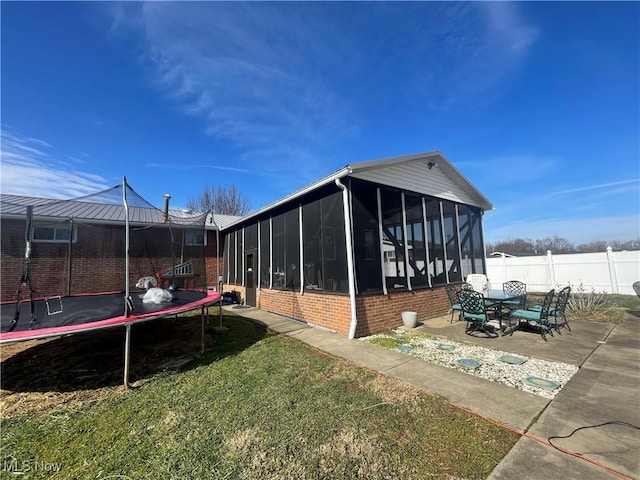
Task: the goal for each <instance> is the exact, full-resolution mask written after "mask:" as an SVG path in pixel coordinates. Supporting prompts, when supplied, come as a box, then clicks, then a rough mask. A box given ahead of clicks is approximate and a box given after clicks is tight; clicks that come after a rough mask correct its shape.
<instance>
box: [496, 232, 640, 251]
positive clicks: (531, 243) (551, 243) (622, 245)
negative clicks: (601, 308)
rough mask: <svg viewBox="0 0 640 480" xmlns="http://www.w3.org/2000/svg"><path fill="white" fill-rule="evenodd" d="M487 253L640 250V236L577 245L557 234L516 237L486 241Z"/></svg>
mask: <svg viewBox="0 0 640 480" xmlns="http://www.w3.org/2000/svg"><path fill="white" fill-rule="evenodd" d="M485 246H486V254H487V255H491V254H492V253H494V252H501V253H507V254H509V255H545V254H546V253H547V250H551V252H552V253H555V254H558V253H591V252H604V251H605V250H606V249H607V247H611V248H612V249H613V250H615V251H620V250H640V238H637V239H636V240H627V241H622V240H613V241H606V240H596V241H593V242H589V243H581V244H578V245H575V244H573V243H571V242H570V241H569V240H567V239H566V238H563V237H559V236H557V235H555V236H553V237H546V238H542V239H538V240H531V239H529V238H515V239H509V240H503V241H500V242H495V243H486V244H485Z"/></svg>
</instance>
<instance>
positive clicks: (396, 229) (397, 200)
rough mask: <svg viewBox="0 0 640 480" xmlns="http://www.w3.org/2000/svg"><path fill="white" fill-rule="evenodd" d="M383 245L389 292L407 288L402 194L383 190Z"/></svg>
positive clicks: (385, 275) (381, 193)
mask: <svg viewBox="0 0 640 480" xmlns="http://www.w3.org/2000/svg"><path fill="white" fill-rule="evenodd" d="M380 199H381V201H382V245H383V248H384V277H385V281H386V283H387V290H398V289H404V288H407V280H406V275H405V261H404V260H405V259H404V233H403V230H404V228H403V226H402V201H401V197H400V192H398V191H395V190H388V189H381V190H380Z"/></svg>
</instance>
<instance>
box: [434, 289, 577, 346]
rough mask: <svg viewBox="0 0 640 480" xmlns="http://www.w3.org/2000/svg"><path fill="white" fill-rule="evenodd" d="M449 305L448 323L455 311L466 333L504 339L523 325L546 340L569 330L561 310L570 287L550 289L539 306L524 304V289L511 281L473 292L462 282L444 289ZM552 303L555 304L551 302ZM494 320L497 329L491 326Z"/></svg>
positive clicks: (563, 312) (525, 295)
mask: <svg viewBox="0 0 640 480" xmlns="http://www.w3.org/2000/svg"><path fill="white" fill-rule="evenodd" d="M446 290H447V295H448V296H449V301H450V302H451V322H453V316H454V313H455V312H458V319H459V320H465V321H466V322H467V327H466V333H467V334H469V335H472V334H473V333H475V332H484V333H485V334H486V335H488V336H490V337H497V336H498V335H500V336H504V335H505V334H506V333H509V334H510V335H513V332H514V331H516V330H518V329H520V328H522V327H523V326H529V327H534V328H535V329H536V330H537V331H538V332H539V333H540V335H541V336H542V339H543V340H544V341H547V335H551V336H553V332H554V331H555V332H557V333H558V334H559V333H561V332H560V330H561V329H562V328H563V327H566V328H567V329H568V330H569V331H571V327H569V322H568V320H567V317H566V314H565V310H566V307H567V303H568V301H569V296H570V295H571V287H564V288H563V289H561V290H560V291H559V292H557V294H556V291H555V289H551V290H550V291H549V292H547V294H546V295H545V297H544V300H543V302H542V304H540V305H527V286H526V284H525V283H523V282H520V281H517V280H511V281H508V282H505V283H503V285H502V290H492V289H489V290H482V291H481V292H479V291H476V290H474V286H473V285H472V284H470V283H462V284H461V285H460V286H459V287H458V288H456V287H455V286H453V285H450V284H449V285H447V286H446ZM554 300H555V302H554ZM496 320H497V323H498V328H497V332H496V328H495V327H494V325H493V324H494V323H495V321H496Z"/></svg>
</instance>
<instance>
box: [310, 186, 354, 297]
mask: <svg viewBox="0 0 640 480" xmlns="http://www.w3.org/2000/svg"><path fill="white" fill-rule="evenodd" d="M302 228H303V232H302V235H303V240H304V249H303V253H304V282H305V287H304V288H305V289H306V290H324V291H328V292H347V291H348V290H349V286H348V282H347V253H346V250H345V238H344V213H343V210H342V194H341V193H340V192H336V193H331V194H329V195H327V196H325V197H323V198H319V199H317V200H315V201H313V202H310V203H308V204H306V205H304V206H303V207H302Z"/></svg>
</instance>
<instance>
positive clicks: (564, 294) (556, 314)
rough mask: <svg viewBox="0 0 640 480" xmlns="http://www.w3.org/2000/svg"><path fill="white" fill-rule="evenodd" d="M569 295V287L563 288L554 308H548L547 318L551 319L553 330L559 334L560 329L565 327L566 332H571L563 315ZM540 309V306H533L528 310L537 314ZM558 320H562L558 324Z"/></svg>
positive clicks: (564, 314)
mask: <svg viewBox="0 0 640 480" xmlns="http://www.w3.org/2000/svg"><path fill="white" fill-rule="evenodd" d="M570 295H571V287H564V288H563V289H562V290H560V292H559V293H558V297H557V299H556V305H555V307H553V308H549V317H553V320H554V322H553V328H554V329H555V331H556V332H558V333H560V329H561V328H562V327H567V330H569V331H571V327H570V326H569V321H568V320H567V316H566V313H565V310H566V309H567V303H569V296H570ZM541 309H542V306H541V305H535V306H533V307H530V308H529V310H533V311H536V312H539V311H540V310H541ZM558 318H562V321H561V322H560V323H559V322H558Z"/></svg>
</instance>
